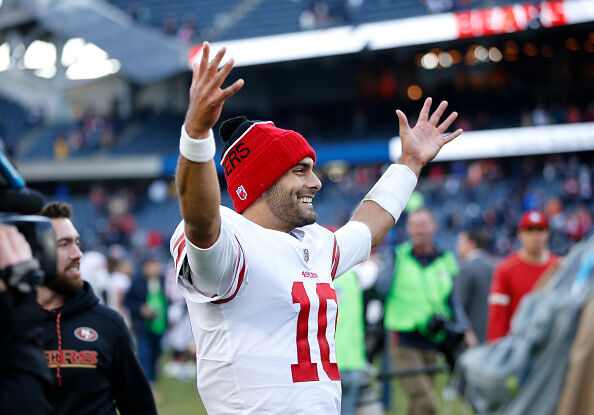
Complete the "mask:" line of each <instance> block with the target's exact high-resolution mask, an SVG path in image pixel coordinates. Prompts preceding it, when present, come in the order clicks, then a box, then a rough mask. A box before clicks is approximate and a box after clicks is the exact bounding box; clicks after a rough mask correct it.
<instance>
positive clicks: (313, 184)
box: [307, 172, 322, 192]
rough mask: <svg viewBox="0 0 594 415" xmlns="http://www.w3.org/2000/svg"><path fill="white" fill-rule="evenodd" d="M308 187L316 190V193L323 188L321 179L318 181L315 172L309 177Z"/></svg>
mask: <svg viewBox="0 0 594 415" xmlns="http://www.w3.org/2000/svg"><path fill="white" fill-rule="evenodd" d="M307 187H309V188H312V189H315V190H316V192H317V191H318V190H320V189H321V188H322V182H321V181H320V179H318V176H316V174H315V173H314V172H311V174H310V175H309V177H308V183H307Z"/></svg>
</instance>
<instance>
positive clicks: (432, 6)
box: [419, 0, 454, 14]
mask: <svg viewBox="0 0 594 415" xmlns="http://www.w3.org/2000/svg"><path fill="white" fill-rule="evenodd" d="M419 1H420V2H421V3H425V9H426V10H427V13H429V14H436V13H445V12H449V11H451V10H452V9H453V8H454V2H453V0H419Z"/></svg>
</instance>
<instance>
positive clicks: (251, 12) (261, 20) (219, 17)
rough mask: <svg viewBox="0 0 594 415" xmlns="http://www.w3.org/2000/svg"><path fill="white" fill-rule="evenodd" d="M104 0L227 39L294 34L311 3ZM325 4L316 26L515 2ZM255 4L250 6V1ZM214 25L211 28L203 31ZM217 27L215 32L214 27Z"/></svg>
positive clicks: (162, 24) (149, 18) (154, 20)
mask: <svg viewBox="0 0 594 415" xmlns="http://www.w3.org/2000/svg"><path fill="white" fill-rule="evenodd" d="M109 2H110V3H112V4H113V5H115V6H117V7H119V8H120V9H122V10H124V11H126V12H128V13H130V14H131V15H132V16H133V17H134V18H135V19H136V20H137V21H139V22H140V23H144V24H149V25H152V26H155V27H158V28H161V29H164V30H166V31H168V32H169V33H170V34H172V35H174V34H175V33H177V30H178V29H179V27H180V26H181V25H182V23H183V22H184V21H186V20H188V19H190V20H192V21H195V27H196V29H197V30H196V31H195V32H196V34H195V36H194V39H193V40H194V41H201V40H211V41H212V40H230V39H242V38H249V37H258V36H270V35H277V34H282V33H291V32H297V31H299V30H301V29H302V28H301V27H300V25H299V18H300V15H301V13H302V12H303V11H304V10H305V9H306V8H307V7H310V6H311V5H312V4H314V3H317V2H316V1H305V0H304V1H300V0H260V1H246V0H204V1H200V2H194V1H190V0H171V1H157V0H151V1H138V0H109ZM242 3H243V6H245V5H246V4H247V3H249V5H248V7H246V9H247V11H248V12H247V13H245V14H243V13H242V14H241V15H240V18H239V19H238V20H237V22H236V23H235V24H232V25H231V26H230V27H229V28H228V29H227V25H229V24H230V23H232V22H233V18H232V17H231V16H230V14H231V13H232V12H233V11H234V9H235V8H238V9H239V6H242ZM321 3H325V7H327V8H328V14H329V17H328V19H327V21H326V22H325V24H323V25H322V26H319V27H322V28H323V27H329V26H342V25H345V24H352V25H358V24H363V23H371V22H379V21H384V20H392V19H402V18H407V17H414V16H422V15H424V14H426V13H431V12H432V10H433V11H434V12H439V11H443V12H446V11H454V10H456V11H457V10H468V9H472V8H480V7H487V6H488V7H491V6H494V5H506V4H513V3H517V1H513V0H496V1H493V0H456V1H448V2H442V3H443V6H441V7H439V5H436V6H437V7H435V8H433V9H432V7H431V6H428V5H427V4H426V3H436V2H435V1H433V2H430V1H425V0H398V1H388V0H363V1H361V2H360V3H361V4H360V6H355V7H351V6H349V2H348V1H345V0H328V1H322V2H321ZM253 4H255V7H253V6H252V5H253ZM212 29H215V30H214V31H209V30H212ZM217 29H218V30H217ZM200 33H213V34H215V36H216V37H214V38H211V37H208V38H206V39H202V38H201V37H200Z"/></svg>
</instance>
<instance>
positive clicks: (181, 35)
mask: <svg viewBox="0 0 594 415" xmlns="http://www.w3.org/2000/svg"><path fill="white" fill-rule="evenodd" d="M195 20H196V19H195V18H194V16H192V15H186V16H185V17H184V22H183V23H182V25H181V26H180V27H179V29H178V31H177V35H176V38H177V40H179V41H180V42H182V43H189V42H190V41H192V39H194V36H195V35H196V23H195Z"/></svg>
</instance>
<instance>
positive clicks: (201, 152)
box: [179, 124, 216, 163]
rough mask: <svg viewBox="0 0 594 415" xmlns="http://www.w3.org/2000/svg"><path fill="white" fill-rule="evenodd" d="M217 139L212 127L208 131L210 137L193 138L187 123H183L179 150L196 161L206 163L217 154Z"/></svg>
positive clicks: (189, 158)
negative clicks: (189, 133)
mask: <svg viewBox="0 0 594 415" xmlns="http://www.w3.org/2000/svg"><path fill="white" fill-rule="evenodd" d="M215 150H216V146H215V141H214V134H213V132H212V129H210V130H209V131H208V137H207V138H204V139H195V138H191V137H190V136H189V135H188V132H187V131H186V125H185V124H184V125H182V128H181V137H180V139H179V152H180V154H181V155H182V156H184V157H185V158H187V159H188V160H190V161H193V162H194V163H205V162H207V161H209V160H211V159H212V158H213V157H214V155H215Z"/></svg>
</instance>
